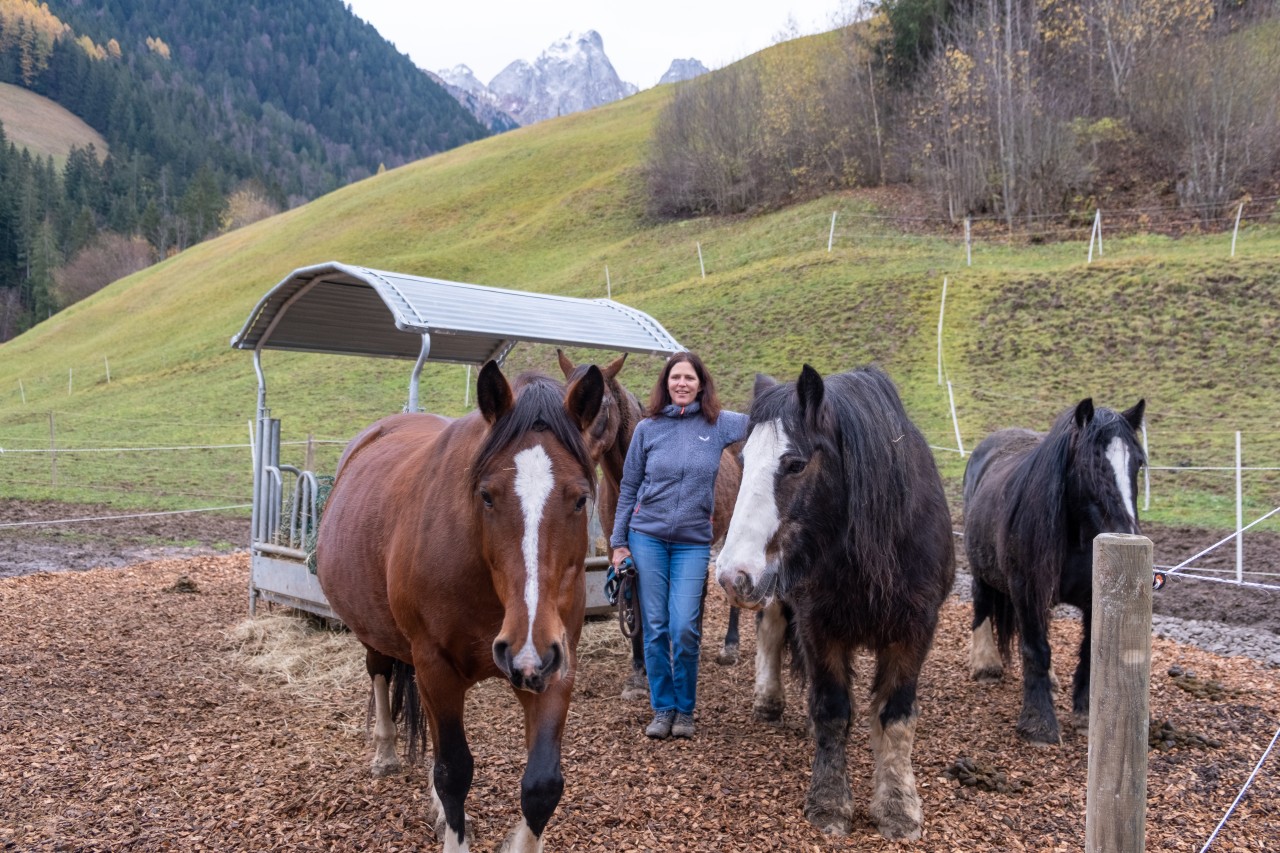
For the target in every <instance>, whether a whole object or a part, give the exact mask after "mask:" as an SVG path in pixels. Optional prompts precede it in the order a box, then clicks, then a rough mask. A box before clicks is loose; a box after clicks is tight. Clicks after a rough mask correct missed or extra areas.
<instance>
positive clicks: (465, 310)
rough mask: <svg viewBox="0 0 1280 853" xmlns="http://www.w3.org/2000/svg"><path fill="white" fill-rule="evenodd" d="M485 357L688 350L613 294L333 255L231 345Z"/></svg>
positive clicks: (282, 286)
mask: <svg viewBox="0 0 1280 853" xmlns="http://www.w3.org/2000/svg"><path fill="white" fill-rule="evenodd" d="M423 333H426V334H429V335H430V336H431V348H430V353H429V356H428V359H427V360H428V361H448V362H457V363H462V364H479V363H482V362H483V361H485V360H486V359H487V358H489V357H492V356H494V355H496V354H499V353H502V352H503V351H505V349H507V348H508V347H509V346H510V345H512V344H514V343H517V342H520V341H528V342H534V343H544V344H552V345H556V346H576V347H587V348H596V349H609V350H615V351H618V352H636V353H649V354H655V355H669V354H671V353H673V352H677V351H679V350H682V349H684V348H683V347H682V346H680V344H679V342H677V341H676V339H675V338H673V337H672V336H671V334H670V333H669V332H667V330H666V329H664V328H663V327H662V325H661V324H660V323H658V322H657V321H656V320H654V319H653V318H652V317H650V316H649V315H648V314H645V313H644V312H643V311H639V310H637V309H635V308H630V307H628V306H626V305H622V304H620V303H617V302H614V301H613V300H611V299H578V298H575V297H570V296H555V295H553V294H547V293H533V292H530V291H523V290H513V289H507V288H497V287H485V286H483V285H478V284H466V283H463V282H456V281H447V280H444V279H435V278H423V277H420V276H413V275H407V274H405V273H396V272H388V271H385V270H374V269H367V268H365V267H356V266H349V265H347V264H342V263H338V262H336V261H330V262H328V263H324V264H318V265H316V266H310V267H301V268H299V269H296V270H294V271H293V272H292V273H290V274H289V275H288V276H287V277H286V278H285V279H284V280H283V281H281V282H280V283H279V284H277V285H276V286H275V287H273V288H272V289H271V290H270V291H268V292H267V294H266V295H265V296H263V297H262V299H261V300H260V301H259V302H258V304H257V305H256V306H255V307H254V309H253V311H252V312H250V314H249V319H248V320H247V321H246V322H245V325H244V328H242V329H241V330H240V332H239V334H237V335H236V336H235V337H234V338H232V339H231V345H232V346H233V347H236V348H238V349H280V350H293V351H300V352H321V353H336V354H348V355H366V356H382V357H390V358H417V357H418V355H419V352H420V350H421V343H422V337H421V336H422V334H423Z"/></svg>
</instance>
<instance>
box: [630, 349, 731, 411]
mask: <svg viewBox="0 0 1280 853" xmlns="http://www.w3.org/2000/svg"><path fill="white" fill-rule="evenodd" d="M681 362H688V363H689V364H690V365H691V366H692V367H693V372H694V373H696V374H698V402H699V403H701V404H702V414H703V416H705V417H706V419H707V420H708V421H709V422H710V423H715V422H716V418H718V417H720V409H721V406H720V396H719V395H718V394H716V383H715V382H714V381H713V380H712V378H711V373H710V372H709V371H708V370H707V366H706V365H705V364H703V363H702V359H700V358H698V357H697V356H696V355H694V354H693V353H691V352H689V351H688V350H682V351H681V352H678V353H675V354H673V355H672V356H671V357H670V358H668V359H667V363H666V364H665V365H664V366H663V368H662V373H661V374H660V375H659V376H658V381H657V382H655V383H654V384H653V390H652V391H650V392H649V405H648V406H647V407H646V408H645V410H644V415H645V417H646V418H656V417H658V415H661V414H662V410H663V408H665V407H666V406H669V405H671V391H670V390H668V389H667V380H668V379H669V378H670V377H671V370H672V368H674V367H675V366H676V365H677V364H680V363H681Z"/></svg>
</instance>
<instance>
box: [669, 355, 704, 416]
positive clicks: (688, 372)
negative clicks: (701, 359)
mask: <svg viewBox="0 0 1280 853" xmlns="http://www.w3.org/2000/svg"><path fill="white" fill-rule="evenodd" d="M701 390H702V383H701V382H699V381H698V372H697V371H696V370H694V369H693V365H692V364H690V363H689V362H687V361H682V362H680V363H679V364H677V365H676V366H675V367H673V368H671V372H670V373H668V374H667V393H668V394H670V395H671V402H673V403H675V404H676V405H677V406H687V405H689V404H690V403H692V402H693V401H694V400H696V399H698V392H699V391H701Z"/></svg>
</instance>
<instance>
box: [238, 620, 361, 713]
mask: <svg viewBox="0 0 1280 853" xmlns="http://www.w3.org/2000/svg"><path fill="white" fill-rule="evenodd" d="M226 636H227V640H228V646H227V648H228V651H229V652H230V653H231V659H232V660H233V661H234V662H235V663H236V664H238V665H239V666H241V667H242V668H243V669H244V670H246V671H247V672H251V673H253V674H255V675H261V676H266V677H267V678H269V679H271V680H273V681H275V682H277V683H279V684H281V685H283V686H285V687H286V688H288V690H289V692H290V693H292V694H294V695H296V696H297V697H298V698H299V699H301V700H302V701H310V702H318V701H321V700H322V699H321V697H323V696H325V695H326V694H328V693H330V692H331V691H332V690H334V689H338V688H342V687H346V686H349V685H351V684H355V683H359V682H360V681H361V680H363V679H365V678H367V676H366V674H365V669H364V649H363V647H362V646H361V645H360V642H359V641H358V640H357V639H356V638H355V637H354V636H353V635H352V634H351V633H350V632H347V631H335V630H330V629H329V628H326V627H323V626H320V625H318V624H317V623H316V622H314V621H311V620H308V619H306V618H300V617H299V614H297V613H294V612H292V611H285V612H283V613H277V614H267V615H259V616H256V617H253V618H250V619H245V620H244V621H242V622H240V623H239V624H238V625H235V626H234V627H233V628H231V630H229V631H228V632H227V635H226Z"/></svg>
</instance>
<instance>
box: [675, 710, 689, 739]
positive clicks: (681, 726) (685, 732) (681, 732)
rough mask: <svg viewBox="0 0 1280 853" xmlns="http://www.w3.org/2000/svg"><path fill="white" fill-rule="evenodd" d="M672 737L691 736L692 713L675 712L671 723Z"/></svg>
mask: <svg viewBox="0 0 1280 853" xmlns="http://www.w3.org/2000/svg"><path fill="white" fill-rule="evenodd" d="M671 736H672V737H693V714H676V721H675V722H674V723H672V724H671Z"/></svg>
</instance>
